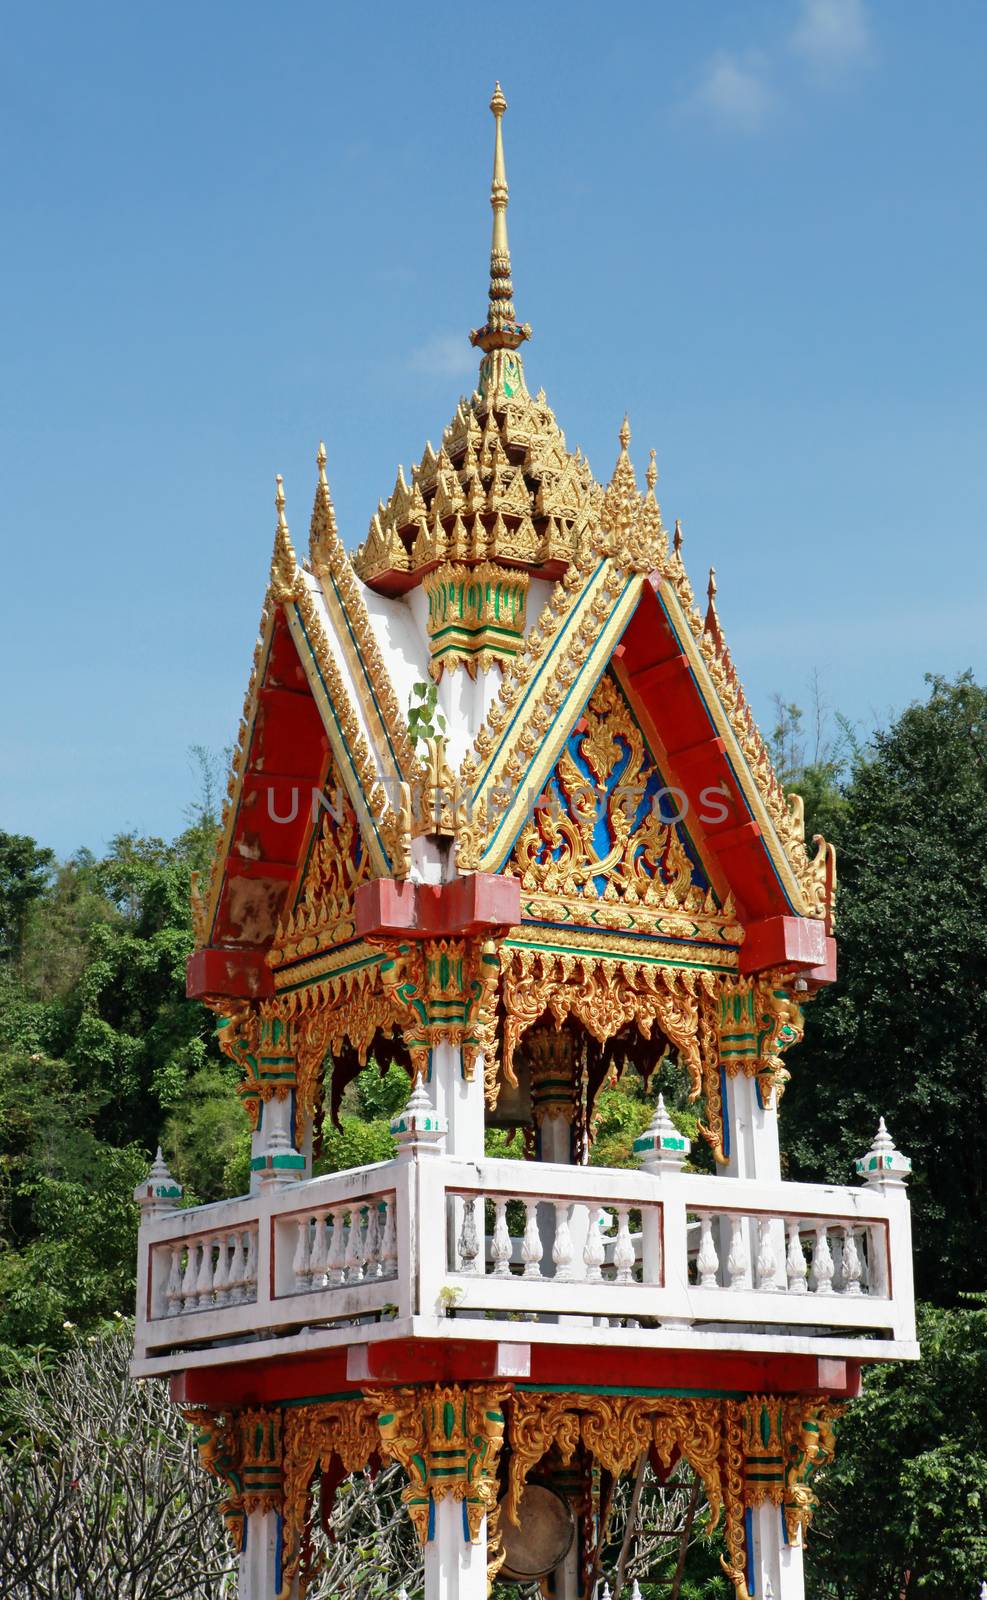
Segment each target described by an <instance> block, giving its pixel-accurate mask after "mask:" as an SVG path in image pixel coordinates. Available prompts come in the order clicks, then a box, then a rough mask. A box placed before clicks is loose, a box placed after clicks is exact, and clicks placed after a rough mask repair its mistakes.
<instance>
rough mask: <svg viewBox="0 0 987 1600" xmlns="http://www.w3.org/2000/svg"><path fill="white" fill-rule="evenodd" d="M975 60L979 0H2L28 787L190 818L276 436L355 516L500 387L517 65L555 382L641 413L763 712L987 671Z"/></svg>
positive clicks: (242, 657) (48, 814)
mask: <svg viewBox="0 0 987 1600" xmlns="http://www.w3.org/2000/svg"><path fill="white" fill-rule="evenodd" d="M985 64H987V7H985V6H984V5H983V4H982V3H980V0H967V3H962V0H940V3H939V4H937V5H935V6H931V5H928V4H926V3H918V0H746V3H744V4H740V3H735V4H727V3H725V0H720V3H716V0H705V3H693V4H691V5H686V6H683V5H682V4H680V3H679V4H671V3H666V0H659V3H654V0H653V3H651V4H649V5H637V4H625V5H624V6H622V7H620V8H615V7H610V6H602V5H599V4H589V3H584V0H577V3H573V0H570V3H569V4H567V5H565V6H562V5H551V4H546V5H542V6H539V7H534V6H518V5H512V4H510V3H501V4H500V5H499V6H498V7H496V8H494V9H492V10H491V9H490V8H482V7H475V8H464V7H463V6H461V5H459V4H438V5H436V4H432V5H428V6H424V7H412V6H407V5H401V6H398V5H393V4H379V3H378V4H376V5H373V6H370V5H364V6H361V7H357V6H351V5H347V6H339V5H337V6H333V5H322V6H315V5H310V4H305V3H301V4H293V5H290V6H285V7H280V8H275V7H272V6H261V5H259V4H255V3H253V0H241V3H239V4H237V5H235V6H234V5H231V4H224V3H218V0H213V3H212V4H208V5H202V4H199V5H197V6H194V7H193V6H190V5H187V4H184V3H182V0H177V3H174V4H172V5H170V6H168V7H158V8H154V9H152V8H150V7H141V6H134V5H132V4H131V5H127V6H124V5H115V4H114V5H101V4H99V3H93V4H91V5H88V6H85V7H82V6H77V7H73V8H69V7H67V6H62V7H59V6H54V5H48V4H45V3H37V4H35V5H33V6H31V7H25V6H22V7H18V8H16V9H15V10H10V11H8V14H7V16H6V19H5V39H4V50H3V52H2V59H0V127H2V151H3V162H4V171H3V197H4V212H5V222H6V230H5V232H6V245H5V249H4V251H3V254H2V257H0V291H2V304H3V308H4V318H3V322H4V336H3V342H2V361H3V367H4V381H3V383H2V386H0V407H2V414H0V472H2V483H3V493H2V514H0V516H2V521H0V527H2V530H3V539H4V546H5V549H4V574H5V577H6V586H5V587H6V606H5V627H4V638H5V644H6V651H5V655H6V663H7V682H6V690H7V692H6V694H5V695H4V697H3V704H2V712H0V716H2V721H0V729H2V742H0V827H4V828H7V829H9V830H14V831H19V832H26V833H31V834H34V835H35V836H36V837H38V838H40V839H41V840H42V841H43V842H45V843H47V844H51V845H53V846H54V847H55V848H56V849H57V850H59V851H60V852H62V853H67V852H69V851H71V850H72V849H74V848H75V847H76V846H78V845H81V844H88V845H90V846H92V847H94V848H97V849H98V848H100V847H101V845H102V844H103V843H104V842H105V840H106V839H107V838H108V837H110V836H111V835H112V834H113V833H114V832H116V831H118V830H120V829H123V828H135V829H139V830H141V831H145V832H154V833H161V834H165V835H169V834H171V833H173V832H174V831H176V830H177V829H178V828H179V827H181V826H182V822H183V813H184V809H185V807H186V806H187V805H188V803H189V801H190V800H191V798H192V797H193V794H194V789H195V784H194V779H193V776H192V773H191V771H190V768H189V763H188V757H187V750H188V747H189V746H190V745H192V744H196V743H198V744H203V745H205V746H207V747H209V748H211V749H214V750H217V751H218V750H221V749H222V747H223V746H224V745H226V744H228V743H229V741H230V739H231V737H232V735H233V733H234V732H235V729H236V725H237V720H238V717H239V711H240V705H241V701H242V696H243V691H244V688H245V686H246V681H247V675H248V670H249V664H250V657H251V652H252V647H253V640H254V636H255V632H256V626H257V619H258V615H259V610H260V605H261V600H262V597H263V591H264V585H265V580H266V573H267V565H268V561H269V555H270V547H271V540H272V537H273V528H274V510H273V493H274V481H273V480H274V474H275V472H278V471H280V472H283V473H284V476H285V483H286V492H287V496H288V517H289V522H290V523H291V525H292V528H293V530H294V532H295V534H296V535H297V537H298V540H299V542H304V537H305V534H306V532H307V526H308V515H309V511H310V507H311V500H312V494H313V489H314V483H315V453H316V449H317V446H318V442H319V439H320V438H325V440H326V445H327V449H328V452H329V476H330V483H331V486H332V490H333V495H334V498H335V502H336V507H337V512H338V514H339V517H340V522H341V527H342V529H343V531H344V533H345V536H346V538H347V541H348V542H349V543H350V544H351V545H352V546H355V545H356V543H358V542H359V541H360V540H361V539H362V538H363V536H364V534H365V531H366V527H367V523H368V521H369V518H370V516H371V514H372V512H373V510H374V507H375V505H376V502H377V500H378V498H379V497H380V496H385V497H386V495H387V493H388V492H389V490H390V487H391V485H392V483H393V480H394V474H395V469H396V466H397V463H398V462H399V461H401V462H403V463H404V465H405V467H406V468H407V467H409V466H410V465H411V463H412V461H413V460H415V459H417V457H418V455H419V454H420V452H421V449H422V446H423V444H424V441H425V438H426V437H431V438H432V439H433V441H435V440H437V438H438V436H439V435H440V434H441V431H442V428H443V426H444V425H445V423H446V422H447V421H448V420H449V418H450V417H451V415H452V412H453V410H454V408H455V403H456V399H457V397H458V395H459V394H460V393H462V392H468V390H469V389H470V388H471V387H472V376H473V371H474V356H473V352H472V351H471V350H470V348H469V346H468V344H467V342H466V332H467V330H468V329H469V328H470V327H472V326H476V325H477V324H478V323H479V322H480V321H481V320H482V316H483V313H484V308H485V288H486V269H487V252H488V249H489V216H490V212H489V205H488V198H487V197H488V192H489V179H490V160H491V129H492V119H491V117H490V114H489V112H488V110H487V104H488V101H489V97H490V90H491V87H492V82H493V79H494V77H499V78H500V79H501V81H502V83H503V86H504V90H505V92H506V94H507V98H508V102H509V106H510V109H509V111H508V115H507V120H506V124H505V132H506V140H507V159H508V175H509V179H510V185H511V210H510V233H511V245H512V251H513V257H514V279H515V289H516V302H517V307H518V311H519V314H520V315H521V317H522V318H523V319H525V320H527V321H529V322H531V323H532V325H533V327H534V337H533V339H532V342H531V344H530V346H528V354H527V361H526V364H527V371H528V378H529V382H530V383H531V385H532V387H533V388H538V387H539V386H542V385H543V386H544V387H545V389H546V390H547V392H548V396H549V399H550V401H551V403H552V405H553V406H554V408H555V411H556V414H557V416H558V418H559V421H560V423H561V425H562V426H563V428H564V429H565V430H566V434H567V437H568V439H569V442H570V444H572V445H574V444H576V443H578V444H580V445H582V447H583V448H584V450H585V451H586V453H587V454H588V456H589V459H590V462H591V464H592V466H593V469H594V471H595V473H596V475H597V476H598V477H602V478H606V477H608V476H609V473H610V470H611V467H612V463H613V459H614V456H615V452H616V447H617V439H616V435H617V429H618V426H619V424H620V419H621V416H622V415H623V412H624V409H625V408H626V409H627V410H629V412H630V417H631V423H632V428H633V434H634V438H633V443H632V454H633V455H635V457H636V460H637V463H638V466H639V470H640V473H641V476H642V478H643V471H644V467H645V465H646V463H647V455H648V449H649V447H650V446H651V445H654V446H655V447H656V449H657V451H658V462H659V468H660V472H661V479H660V483H659V497H660V499H661V502H662V506H663V509H664V512H665V518H666V522H668V523H669V525H671V522H672V520H673V519H674V517H675V516H680V517H681V518H682V521H683V526H684V530H685V535H686V546H685V555H686V559H687V563H688V565H689V568H690V571H691V573H692V576H693V580H694V582H695V583H696V584H697V587H699V586H700V585H701V583H702V582H704V579H705V572H706V569H707V567H708V565H709V563H710V562H711V561H713V562H715V564H716V567H717V573H718V580H719V602H720V611H721V616H722V618H723V622H724V626H725V629H726V632H727V634H728V637H729V640H730V642H731V645H732V648H733V652H734V657H735V659H736V661H737V664H738V666H739V669H740V672H741V676H742V677H743V679H744V681H745V683H746V685H747V687H748V691H749V693H750V696H751V698H752V700H753V703H754V706H755V709H756V710H757V712H758V714H759V715H760V717H761V720H762V722H766V723H770V707H771V696H772V694H773V693H774V692H775V691H776V690H779V691H781V692H782V693H783V694H784V695H785V696H786V698H794V699H796V700H799V701H801V702H802V703H803V704H805V703H807V700H808V687H807V685H808V680H809V679H810V677H811V675H812V674H813V673H814V672H815V671H818V673H819V675H820V678H821V681H822V684H823V686H824V692H825V695H826V698H827V699H828V701H829V702H830V703H831V704H832V706H834V707H836V708H838V709H840V710H841V711H842V712H844V713H845V714H846V715H847V716H849V717H850V718H852V719H854V720H855V721H857V722H858V723H860V724H861V726H862V727H863V728H864V729H866V728H868V727H869V726H871V725H872V724H873V722H874V720H875V718H876V719H877V720H879V721H880V720H884V719H886V718H887V716H889V715H890V714H892V713H893V711H894V710H895V709H896V708H901V707H902V706H903V705H905V704H906V703H907V702H908V701H909V700H911V699H912V698H914V697H915V696H917V695H920V694H921V693H922V692H923V681H922V680H923V674H924V673H925V672H927V671H935V672H943V673H947V674H952V673H955V672H957V671H959V670H961V669H963V668H965V667H972V668H973V669H974V671H975V672H976V673H977V674H978V675H979V676H980V678H981V679H983V678H984V676H985V675H987V661H985V655H987V647H985V635H987V629H985V627H984V614H985V588H987V562H985V560H984V556H983V540H984V537H985V528H987V450H985V445H984V440H985V421H987V361H985V348H984V346H985V316H984V288H983V285H984V276H985V261H987V198H985V196H987V185H985V182H984V170H985V154H987V151H985V143H987V141H985V132H987V96H985V95H984V92H983V79H984V70H985Z"/></svg>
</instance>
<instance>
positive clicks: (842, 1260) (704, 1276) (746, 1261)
mask: <svg viewBox="0 0 987 1600" xmlns="http://www.w3.org/2000/svg"><path fill="white" fill-rule="evenodd" d="M690 1215H694V1216H695V1220H696V1221H697V1222H698V1225H699V1237H698V1241H696V1240H693V1244H692V1247H691V1249H690V1282H692V1283H694V1284H695V1285H696V1286H697V1287H698V1288H701V1289H718V1288H724V1287H725V1288H729V1289H732V1290H735V1291H750V1290H751V1289H752V1283H751V1271H750V1252H751V1247H752V1245H753V1247H754V1250H755V1251H756V1258H755V1268H754V1270H755V1275H756V1288H755V1291H754V1292H756V1293H758V1294H778V1293H784V1294H790V1295H801V1294H808V1293H811V1294H813V1295H843V1296H865V1295H868V1294H870V1293H871V1292H872V1291H871V1273H870V1255H871V1251H872V1250H873V1249H877V1250H881V1249H883V1244H884V1241H883V1233H882V1231H881V1230H877V1233H878V1237H877V1239H876V1240H875V1239H874V1238H873V1237H872V1235H873V1231H874V1230H870V1229H867V1228H860V1227H858V1226H856V1225H855V1224H854V1223H853V1222H852V1221H850V1220H844V1219H843V1218H832V1219H820V1220H811V1219H810V1220H803V1219H802V1218H799V1217H791V1216H777V1215H772V1214H768V1213H763V1212H760V1213H759V1212H747V1213H745V1212H736V1211H731V1212H722V1213H717V1212H712V1211H702V1212H699V1213H695V1214H694V1213H691V1212H690ZM718 1224H721V1225H722V1227H723V1229H725V1230H726V1236H727V1237H728V1238H729V1245H728V1247H727V1251H728V1253H727V1258H726V1261H725V1263H723V1264H722V1265H721V1261H720V1257H719V1255H718V1254H717V1249H716V1243H715V1234H716V1232H717V1231H718V1229H717V1225H718ZM786 1239H787V1249H786V1250H785V1253H784V1257H783V1259H782V1258H780V1255H779V1250H778V1245H780V1244H781V1243H783V1242H784V1241H785V1240H786ZM807 1248H808V1251H809V1260H808V1261H807V1260H806V1249H807Z"/></svg>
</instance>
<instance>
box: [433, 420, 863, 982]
mask: <svg viewBox="0 0 987 1600" xmlns="http://www.w3.org/2000/svg"><path fill="white" fill-rule="evenodd" d="M601 522H602V529H603V531H602V536H601V537H599V538H597V539H596V540H594V541H593V542H592V545H591V546H590V548H589V549H588V550H586V551H584V553H583V554H582V556H581V559H580V562H579V563H578V564H577V565H574V566H573V567H571V568H570V570H569V572H568V573H567V574H566V575H565V577H564V578H563V580H562V581H561V582H560V583H559V585H558V586H557V588H556V591H555V594H554V595H553V598H552V601H551V603H550V605H549V606H548V607H546V610H545V613H544V614H543V616H542V618H541V619H540V620H539V622H538V624H536V626H535V628H534V629H533V630H532V632H531V634H530V635H529V637H528V640H527V641H526V645H525V649H524V651H523V652H522V654H521V656H520V657H519V659H518V661H517V662H516V663H515V665H514V666H513V667H512V668H511V670H510V671H509V672H508V674H507V675H506V677H505V683H504V686H503V688H502V690H501V695H500V697H499V699H498V701H497V702H495V704H494V707H493V708H492V710H491V713H490V714H489V715H488V718H487V723H486V724H485V726H484V727H483V728H482V729H481V731H480V734H479V735H478V737H477V740H476V746H475V749H476V759H473V758H468V759H467V762H466V763H465V764H464V767H463V779H464V782H465V784H466V786H467V788H468V790H470V791H471V793H472V799H473V817H474V826H475V832H476V834H477V836H478V838H479V846H478V848H477V849H475V850H474V854H473V857H471V861H472V860H473V859H475V861H476V864H477V865H478V866H479V867H480V869H481V870H483V871H486V872H504V871H510V870H512V869H511V867H510V866H509V865H508V863H509V862H510V860H511V857H512V853H513V851H514V849H515V845H516V842H517V839H518V836H519V834H520V833H521V830H522V829H523V828H524V827H525V825H526V822H527V820H528V817H529V816H530V813H531V809H532V806H533V805H534V804H535V803H536V802H537V798H538V796H539V795H540V793H541V791H542V789H543V787H544V785H545V782H546V781H547V779H548V776H549V774H550V773H551V772H552V770H553V768H554V766H555V763H556V762H557V760H558V758H559V755H560V752H561V751H562V749H563V747H564V746H565V744H566V741H567V740H568V739H569V738H570V736H571V734H572V731H573V729H574V727H575V726H576V724H577V722H578V721H579V718H580V717H581V716H582V714H583V711H584V708H585V706H586V704H587V702H588V701H589V699H590V696H591V694H592V693H593V690H594V688H595V686H596V684H597V683H598V681H599V680H600V677H601V675H602V673H603V671H604V669H605V668H606V667H607V666H608V665H609V664H611V663H612V664H613V667H614V670H615V672H616V675H617V677H618V678H619V680H620V682H621V683H622V684H623V685H624V688H625V690H626V692H627V694H628V697H629V700H630V702H631V704H632V706H633V708H634V712H635V715H637V716H638V717H639V720H640V721H641V725H642V727H646V728H647V729H648V731H649V735H650V738H651V743H652V748H653V749H654V750H655V751H656V752H657V751H659V750H660V751H661V752H662V753H663V757H662V759H663V762H664V771H665V775H666V778H667V780H668V782H669V784H670V785H674V786H675V787H676V788H678V789H680V790H681V791H682V793H683V794H684V796H685V797H686V802H687V806H688V809H689V812H690V815H691V817H692V818H694V819H697V818H698V819H701V828H700V827H699V825H698V824H697V823H695V822H694V823H692V824H690V827H691V829H692V831H693V833H694V835H697V836H698V834H699V833H700V832H701V834H702V836H703V837H704V838H705V839H706V840H707V843H708V848H709V858H710V861H711V862H715V863H716V871H717V872H718V873H719V875H720V877H721V881H722V883H723V885H724V886H725V891H726V890H729V891H731V892H732V893H733V896H734V898H735V900H736V902H737V904H738V908H740V909H741V910H742V912H743V915H744V918H745V920H747V921H750V922H763V921H764V920H765V919H770V918H778V917H781V918H787V919H791V918H800V919H819V920H820V921H822V922H823V923H825V924H826V931H827V932H828V931H829V917H830V909H829V908H830V906H831V900H832V890H833V886H834V873H833V863H832V851H831V849H829V848H828V847H826V846H825V844H823V845H821V847H820V849H819V851H818V853H817V855H816V856H815V857H814V858H813V859H811V860H810V859H809V858H808V856H807V854H806V851H805V846H804V842H803V837H802V824H801V805H800V802H799V801H798V800H797V797H789V796H786V795H785V794H784V792H783V791H782V789H781V786H780V784H779V783H778V781H777V778H776V777H775V775H774V772H773V770H772V767H771V763H770V759H769V757H768V753H767V751H766V749H765V747H764V744H763V741H762V740H761V738H760V735H759V734H758V732H757V729H756V726H755V725H754V721H753V718H752V716H751V713H750V710H749V707H748V706H747V703H746V701H745V700H744V698H743V693H742V690H741V689H740V685H739V682H738V680H737V678H736V674H735V672H734V670H733V667H732V663H731V662H730V659H729V655H728V654H727V652H726V650H725V647H724V645H723V641H722V636H721V635H720V632H719V627H718V624H717V626H716V628H715V629H713V630H711V629H709V627H708V625H707V627H706V628H705V629H704V626H703V623H702V619H701V618H700V617H699V615H698V613H697V612H696V611H695V609H694V607H693V606H692V591H691V588H690V586H689V583H688V578H687V577H686V575H685V569H684V567H683V566H682V562H681V556H680V553H679V548H678V541H677V543H676V549H675V551H674V553H672V552H670V551H669V549H668V545H667V541H666V538H665V534H664V530H663V529H662V528H661V520H660V510H659V508H658V505H657V502H656V501H655V499H654V494H653V477H652V476H651V475H650V474H649V489H648V494H647V496H645V497H641V496H639V495H638V494H637V491H636V488H635V487H634V483H633V472H632V470H631V468H630V464H629V460H628V459H627V454H626V439H625V438H623V437H622V450H621V456H620V458H619V460H618V466H617V469H616V471H615V473H614V477H613V480H612V481H611V485H610V487H609V489H608V490H607V498H606V500H605V502H604V506H603V508H602V516H601ZM645 574H646V575H645ZM715 876H716V873H714V879H715ZM813 948H815V944H814V945H813ZM819 959H820V960H821V959H822V958H821V957H820V958H819Z"/></svg>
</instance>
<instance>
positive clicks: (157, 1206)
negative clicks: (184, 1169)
mask: <svg viewBox="0 0 987 1600" xmlns="http://www.w3.org/2000/svg"><path fill="white" fill-rule="evenodd" d="M184 1193H185V1191H184V1189H183V1188H182V1186H181V1184H180V1183H178V1182H176V1180H175V1179H174V1178H173V1177H172V1175H171V1173H170V1172H169V1171H168V1167H167V1164H166V1162H165V1158H164V1156H163V1155H162V1154H161V1146H160V1145H158V1150H157V1154H156V1156H155V1157H154V1160H153V1161H152V1163H151V1170H150V1172H149V1173H148V1175H147V1177H146V1178H145V1179H144V1180H143V1182H142V1183H139V1184H138V1185H137V1187H136V1189H135V1190H134V1199H135V1200H136V1202H137V1204H138V1205H139V1206H140V1209H141V1222H142V1223H145V1222H150V1221H151V1220H152V1219H153V1218H154V1217H166V1216H168V1214H169V1213H170V1212H172V1211H177V1210H178V1202H179V1201H180V1200H181V1198H182V1195H183V1194H184Z"/></svg>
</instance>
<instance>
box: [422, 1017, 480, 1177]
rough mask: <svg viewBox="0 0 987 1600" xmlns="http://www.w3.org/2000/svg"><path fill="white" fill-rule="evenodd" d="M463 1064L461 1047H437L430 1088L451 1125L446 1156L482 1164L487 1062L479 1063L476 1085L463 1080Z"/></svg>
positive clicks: (476, 1068) (440, 1113)
mask: <svg viewBox="0 0 987 1600" xmlns="http://www.w3.org/2000/svg"><path fill="white" fill-rule="evenodd" d="M461 1063H462V1051H461V1050H460V1048H459V1046H458V1045H452V1044H438V1045H435V1046H434V1048H433V1050H432V1077H431V1082H430V1083H429V1086H428V1087H429V1091H430V1096H431V1100H432V1104H433V1105H434V1106H435V1109H436V1111H437V1112H438V1113H439V1116H440V1117H446V1118H447V1119H448V1122H449V1132H448V1133H447V1135H446V1154H447V1155H450V1156H459V1157H461V1158H462V1159H463V1160H464V1161H482V1159H483V1129H484V1101H483V1061H482V1059H479V1060H478V1061H477V1063H476V1067H475V1069H474V1072H473V1081H472V1083H467V1082H466V1080H465V1078H464V1077H463V1071H462V1065H461Z"/></svg>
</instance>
